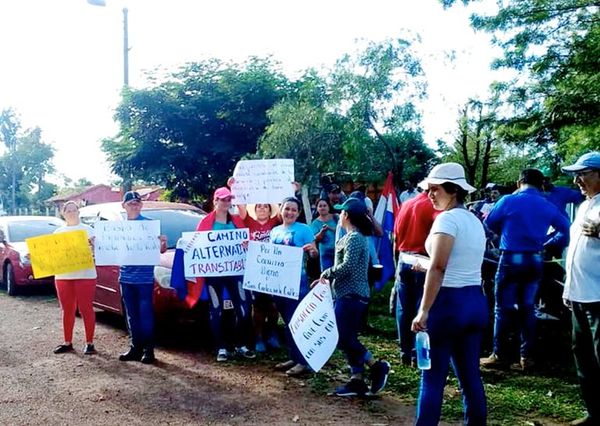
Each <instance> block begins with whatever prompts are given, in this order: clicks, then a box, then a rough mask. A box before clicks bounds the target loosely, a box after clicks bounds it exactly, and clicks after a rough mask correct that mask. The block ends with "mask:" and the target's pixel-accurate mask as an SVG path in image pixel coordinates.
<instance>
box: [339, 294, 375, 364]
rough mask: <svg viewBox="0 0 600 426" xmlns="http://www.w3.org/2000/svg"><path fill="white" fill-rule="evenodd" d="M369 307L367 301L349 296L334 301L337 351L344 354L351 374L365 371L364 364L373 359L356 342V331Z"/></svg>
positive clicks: (360, 344) (358, 342) (361, 345)
mask: <svg viewBox="0 0 600 426" xmlns="http://www.w3.org/2000/svg"><path fill="white" fill-rule="evenodd" d="M368 305H369V299H367V298H364V297H360V296H356V295H349V296H344V297H340V298H339V299H336V300H335V320H336V322H337V326H338V333H339V340H338V345H337V346H338V349H340V350H341V351H343V352H344V354H345V355H346V358H347V359H348V365H350V370H351V372H352V374H359V373H363V372H364V371H365V362H367V361H368V360H370V359H371V358H373V356H372V355H371V353H370V352H369V351H367V349H366V348H365V347H364V346H363V344H362V343H360V341H359V340H358V330H359V329H360V327H361V325H362V318H363V315H364V313H365V312H366V310H367V306H368Z"/></svg>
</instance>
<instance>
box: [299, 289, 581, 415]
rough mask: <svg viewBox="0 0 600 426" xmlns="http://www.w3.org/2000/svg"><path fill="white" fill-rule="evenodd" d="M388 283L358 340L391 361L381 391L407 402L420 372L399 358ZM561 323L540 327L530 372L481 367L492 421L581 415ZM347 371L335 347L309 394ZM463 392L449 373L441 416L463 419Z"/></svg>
mask: <svg viewBox="0 0 600 426" xmlns="http://www.w3.org/2000/svg"><path fill="white" fill-rule="evenodd" d="M390 289H391V284H388V285H387V286H386V288H385V289H384V290H383V291H382V292H379V293H374V294H373V297H372V303H371V306H370V308H369V323H370V325H371V326H372V327H373V328H374V329H376V331H375V332H374V333H370V334H368V335H363V336H362V337H361V341H362V342H363V344H364V345H365V346H366V347H367V348H368V349H369V350H370V351H371V352H373V354H374V355H375V356H376V357H380V358H385V359H387V360H388V361H389V362H390V364H391V365H392V372H391V374H390V377H389V380H388V385H387V387H386V389H385V391H384V392H385V393H386V394H388V395H393V396H395V397H397V398H399V399H401V400H403V401H405V402H406V403H408V404H415V403H416V398H417V396H418V389H419V380H420V373H419V371H418V370H416V369H414V368H409V367H405V366H403V365H402V363H401V361H400V355H399V350H398V344H397V332H396V324H395V320H394V318H392V317H391V315H390V314H389V310H388V296H389V294H390ZM565 330H568V329H566V328H565V324H558V323H549V324H548V325H544V326H541V327H540V336H539V338H540V340H539V344H538V346H540V347H539V348H538V352H539V356H538V357H537V358H539V359H541V360H545V362H542V363H541V365H540V367H539V369H537V370H536V372H535V373H534V374H532V375H524V374H523V373H521V372H519V371H513V370H510V371H493V370H482V377H483V381H484V384H485V391H486V395H487V400H488V419H489V422H490V423H491V424H512V425H517V424H531V422H532V421H534V420H535V422H534V423H537V422H538V421H541V422H542V423H543V422H544V421H548V420H550V421H552V422H568V421H570V420H573V419H575V418H578V417H581V416H582V415H583V414H584V412H585V410H584V407H583V404H582V402H581V398H580V394H579V386H578V384H577V380H576V377H575V372H574V368H573V360H572V356H571V352H570V341H569V334H568V332H567V331H565ZM348 376H349V371H348V368H347V366H346V361H345V359H344V357H343V355H342V354H341V352H340V351H336V352H335V353H334V355H333V356H332V358H331V359H330V361H329V362H328V363H327V366H326V367H325V368H324V369H323V370H321V371H320V372H319V374H315V375H313V377H312V378H311V379H310V380H309V381H308V383H309V386H310V387H311V389H312V390H313V392H315V393H318V394H326V393H328V392H331V391H332V389H333V387H334V386H335V385H337V384H338V383H341V382H344V381H345V380H347V379H348ZM462 417H463V413H462V396H461V394H460V390H459V388H458V383H457V380H456V378H455V377H454V376H453V373H452V372H451V373H450V377H449V380H448V384H447V386H446V390H445V393H444V405H443V407H442V419H443V420H445V421H449V422H460V421H461V420H462Z"/></svg>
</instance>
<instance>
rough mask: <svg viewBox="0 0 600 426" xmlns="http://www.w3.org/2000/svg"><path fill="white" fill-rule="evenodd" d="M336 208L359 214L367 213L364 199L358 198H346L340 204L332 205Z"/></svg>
mask: <svg viewBox="0 0 600 426" xmlns="http://www.w3.org/2000/svg"><path fill="white" fill-rule="evenodd" d="M333 208H334V209H336V210H345V211H347V212H348V213H352V214H356V215H361V214H367V206H366V204H365V202H364V201H362V200H359V199H358V198H348V199H347V200H346V201H344V202H343V203H342V204H336V205H335V206H333Z"/></svg>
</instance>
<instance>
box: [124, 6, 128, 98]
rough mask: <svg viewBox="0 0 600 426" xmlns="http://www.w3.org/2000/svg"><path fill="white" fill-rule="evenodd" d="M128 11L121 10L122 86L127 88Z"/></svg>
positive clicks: (125, 9)
mask: <svg viewBox="0 0 600 426" xmlns="http://www.w3.org/2000/svg"><path fill="white" fill-rule="evenodd" d="M128 13H129V11H128V10H127V8H126V7H124V8H123V86H124V87H129V21H128V18H127V14H128Z"/></svg>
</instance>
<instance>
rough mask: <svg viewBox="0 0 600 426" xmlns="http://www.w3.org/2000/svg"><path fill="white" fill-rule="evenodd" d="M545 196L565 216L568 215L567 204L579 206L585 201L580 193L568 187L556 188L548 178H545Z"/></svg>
mask: <svg viewBox="0 0 600 426" xmlns="http://www.w3.org/2000/svg"><path fill="white" fill-rule="evenodd" d="M544 195H545V196H546V198H547V199H548V201H550V202H551V203H552V204H554V205H555V206H556V207H558V210H560V212H561V213H563V214H565V215H567V204H570V203H572V204H579V203H581V202H582V201H583V200H584V199H585V197H584V196H583V195H582V194H581V192H580V191H578V190H576V189H572V188H567V187H566V186H554V184H553V183H552V182H550V178H547V177H546V178H544Z"/></svg>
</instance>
